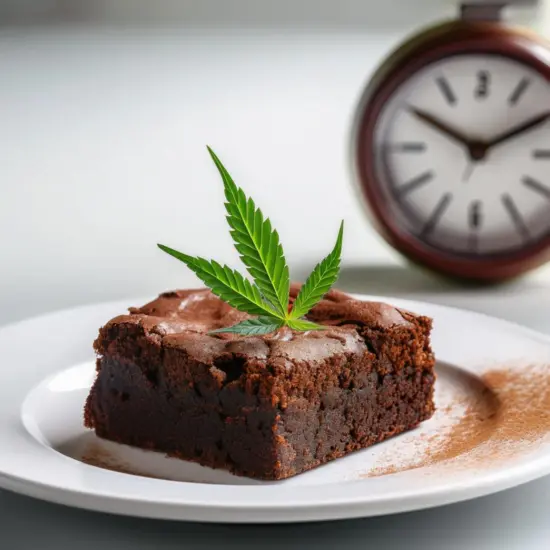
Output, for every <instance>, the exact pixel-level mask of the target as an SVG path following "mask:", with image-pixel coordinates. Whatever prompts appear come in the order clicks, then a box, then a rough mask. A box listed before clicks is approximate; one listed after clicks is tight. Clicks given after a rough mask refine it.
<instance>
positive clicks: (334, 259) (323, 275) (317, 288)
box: [291, 222, 344, 319]
mask: <svg viewBox="0 0 550 550" xmlns="http://www.w3.org/2000/svg"><path fill="white" fill-rule="evenodd" d="M343 237H344V222H342V223H341V224H340V231H338V238H337V239H336V244H335V245H334V248H333V249H332V252H331V253H330V254H329V255H328V256H327V257H326V258H325V259H324V260H323V261H322V262H321V263H318V264H317V265H316V266H315V269H314V270H313V271H312V272H311V275H310V276H309V277H308V278H307V280H306V282H305V283H304V284H303V286H302V288H301V289H300V292H299V293H298V296H297V297H296V300H295V302H294V307H293V308H292V313H291V319H298V318H299V317H303V316H304V315H305V314H306V313H307V312H308V311H309V310H310V309H311V308H312V307H313V306H314V305H315V304H316V303H317V302H319V300H321V298H322V297H323V296H324V295H325V294H326V293H327V292H328V291H329V290H330V287H331V286H332V285H333V284H334V283H335V282H336V279H338V274H339V272H340V255H341V254H342V239H343Z"/></svg>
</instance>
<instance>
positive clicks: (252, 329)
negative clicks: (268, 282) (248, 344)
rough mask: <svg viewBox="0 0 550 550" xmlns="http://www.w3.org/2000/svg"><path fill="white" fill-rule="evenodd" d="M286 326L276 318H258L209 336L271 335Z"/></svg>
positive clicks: (222, 329)
mask: <svg viewBox="0 0 550 550" xmlns="http://www.w3.org/2000/svg"><path fill="white" fill-rule="evenodd" d="M283 325H284V321H282V320H281V319H277V318H275V317H266V316H264V317H258V318H256V319H247V320H246V321H242V322H241V323H238V324H236V325H233V326H232V327H227V328H220V329H218V330H212V331H211V332H210V333H209V334H222V333H233V334H241V335H243V336H254V335H260V334H269V333H270V332H275V331H276V330H279V329H280V328H281V327H282V326H283Z"/></svg>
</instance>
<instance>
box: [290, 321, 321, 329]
mask: <svg viewBox="0 0 550 550" xmlns="http://www.w3.org/2000/svg"><path fill="white" fill-rule="evenodd" d="M286 324H287V325H288V326H289V327H290V328H291V329H292V330H299V331H306V330H326V328H327V327H324V326H323V325H318V324H317V323H312V322H311V321H306V320H305V319H288V320H287V322H286Z"/></svg>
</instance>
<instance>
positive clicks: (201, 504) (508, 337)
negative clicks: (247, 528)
mask: <svg viewBox="0 0 550 550" xmlns="http://www.w3.org/2000/svg"><path fill="white" fill-rule="evenodd" d="M365 298H367V297H365ZM383 300H384V301H388V302H390V303H393V304H395V305H398V306H401V307H404V308H406V309H410V310H413V311H416V312H418V313H423V314H426V315H429V316H431V317H433V318H434V319H435V329H434V332H433V347H434V350H435V352H436V355H437V357H438V361H439V363H438V382H437V395H436V398H437V404H438V407H439V409H438V412H437V414H436V415H435V417H434V418H433V419H431V420H429V421H428V422H426V423H424V424H423V425H422V427H421V428H419V429H417V430H415V431H414V432H409V433H408V434H404V435H402V436H398V437H396V438H394V439H392V440H390V441H388V442H385V443H382V444H380V445H377V446H375V447H372V448H370V449H366V450H364V451H360V452H358V453H355V454H353V455H352V456H349V457H346V458H343V459H339V460H337V461H334V462H332V463H330V464H328V465H326V466H323V467H321V468H318V469H316V470H313V471H311V472H308V473H306V474H302V475H300V476H297V477H295V478H293V479H289V480H285V481H281V482H272V483H267V482H266V483H263V482H257V481H253V480H249V479H246V478H238V477H234V476H232V475H230V474H228V473H226V472H222V471H214V470H210V469H208V468H203V467H200V466H198V465H196V464H190V463H186V462H183V461H179V460H176V459H171V458H166V457H164V456H163V455H161V454H158V453H153V452H148V451H142V450H138V449H133V448H130V447H126V446H123V445H117V444H113V443H109V442H104V441H101V440H99V439H98V438H96V437H95V435H93V434H92V433H90V432H89V431H87V430H85V429H84V428H83V427H82V408H83V404H84V399H85V397H86V395H87V392H88V389H89V387H90V384H91V382H92V379H93V376H94V356H93V352H92V350H91V342H92V341H93V339H94V338H95V335H96V333H97V329H98V327H99V326H100V325H102V324H104V322H105V321H106V320H108V319H109V318H111V317H112V316H114V315H116V314H119V313H120V312H122V311H124V310H125V309H126V307H127V306H128V305H129V304H128V302H124V303H120V302H119V303H108V304H101V305H95V306H87V307H81V308H77V309H72V310H68V311H61V312H58V313H54V314H51V315H46V316H42V317H38V318H35V319H31V320H28V321H24V322H21V323H18V324H15V325H11V326H8V327H5V328H3V329H1V330H0V357H1V367H0V485H1V486H2V487H5V488H8V489H11V490H14V491H17V492H20V493H23V494H26V495H31V496H34V497H38V498H42V499H46V500H50V501H54V502H59V503H64V504H67V505H70V506H77V507H82V508H89V509H94V510H101V511H106V512H112V513H119V514H128V515H136V516H147V517H154V518H166V519H177V520H197V521H219V522H294V521H312V520H325V519H337V518H352V517H365V516H373V515H380V514H389V513H395V512H403V511H407V510H415V509H420V508H427V507H431V506H437V505H441V504H446V503H451V502H457V501H460V500H465V499H469V498H474V497H478V496H481V495H486V494H489V493H493V492H496V491H499V490H502V489H506V488H508V487H512V486H515V485H518V484H520V483H524V482H526V481H529V480H532V479H535V478H537V477H540V476H542V475H545V474H547V473H550V440H549V438H548V437H547V436H546V435H545V434H543V433H539V435H538V436H537V437H530V438H529V437H528V438H527V439H526V440H525V441H521V443H522V444H521V445H517V452H516V451H514V452H512V453H508V455H507V456H506V457H504V458H503V457H502V456H498V457H497V458H498V459H494V460H489V459H488V458H487V457H489V455H491V456H493V455H494V456H493V458H495V456H497V455H498V454H499V453H498V452H496V453H495V451H494V449H493V448H492V447H491V448H490V447H489V446H487V448H486V449H483V448H479V449H476V448H475V445H474V446H473V448H470V449H469V448H467V446H466V448H465V449H464V451H463V452H462V451H460V450H459V451H457V453H455V454H458V456H457V457H456V458H454V459H453V458H451V459H449V460H446V459H445V460H439V462H437V463H434V464H429V460H426V457H429V456H431V455H433V454H434V453H433V450H432V451H430V449H429V446H430V445H432V443H433V441H434V440H435V441H436V442H438V443H437V444H438V445H440V446H441V445H443V444H444V440H445V437H446V436H445V433H446V434H447V435H448V434H449V433H450V434H452V433H453V432H452V430H453V427H455V428H456V425H457V423H460V421H461V420H463V418H464V415H465V414H467V411H466V410H467V409H468V407H469V405H468V402H469V400H470V401H471V399H472V397H473V398H474V400H475V399H478V400H479V399H481V400H483V399H486V398H487V396H488V395H489V396H491V391H490V390H489V389H488V388H487V387H486V382H484V379H483V375H484V373H486V371H488V370H491V369H495V368H496V366H498V365H507V367H506V368H509V369H511V370H512V372H514V371H516V372H520V371H521V369H524V368H525V366H526V365H543V364H548V363H550V339H549V338H547V337H545V336H542V335H540V334H538V333H536V332H533V331H530V330H528V329H524V328H522V327H519V326H516V325H514V324H511V323H507V322H504V321H500V320H497V319H493V318H490V317H486V316H483V315H479V314H475V313H470V312H466V311H460V310H456V309H451V308H446V307H442V306H436V305H431V304H426V303H419V302H409V301H406V300H400V299H392V298H383ZM144 302H145V300H143V301H135V302H134V303H135V304H139V303H144ZM474 394H475V395H474ZM476 396H477V397H476ZM492 398H494V396H493V397H491V399H492ZM497 401H498V399H497ZM499 406H500V405H499ZM470 412H471V411H470ZM497 412H498V411H497ZM516 413H517V411H516ZM516 413H514V412H513V411H512V414H516ZM497 416H498V414H497ZM463 435H464V434H463ZM473 435H474V436H475V434H473ZM516 435H517V434H516ZM438 438H439V439H438ZM474 439H475V437H474ZM497 439H498V437H497ZM520 440H522V438H521V437H519V438H517V441H516V443H517V442H520ZM442 441H443V443H441V442H442ZM505 443H506V446H507V448H508V447H509V446H510V445H509V442H505ZM493 444H496V445H497V446H498V441H493ZM443 446H444V445H443ZM512 447H513V445H512ZM520 447H521V448H520ZM440 451H441V449H440ZM476 452H478V455H480V456H484V457H485V458H486V459H487V460H482V461H480V462H479V464H477V463H476V462H475V460H474V461H472V459H471V457H472V456H475V454H476ZM430 453H431V454H430ZM444 454H445V452H443V453H441V452H440V455H444ZM504 454H506V453H504ZM468 457H470V458H468ZM440 458H441V457H440ZM461 464H462V466H460V465H461ZM411 465H416V466H420V467H417V468H413V469H411ZM371 476H374V477H371ZM159 478H160V479H159Z"/></svg>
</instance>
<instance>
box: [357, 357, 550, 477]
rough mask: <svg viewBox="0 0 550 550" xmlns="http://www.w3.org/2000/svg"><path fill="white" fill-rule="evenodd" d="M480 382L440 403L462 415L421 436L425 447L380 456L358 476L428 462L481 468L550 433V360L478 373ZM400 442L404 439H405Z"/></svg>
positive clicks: (517, 453) (518, 452) (511, 456)
mask: <svg viewBox="0 0 550 550" xmlns="http://www.w3.org/2000/svg"><path fill="white" fill-rule="evenodd" d="M481 383H482V384H483V387H482V389H481V391H479V390H480V389H479V388H478V389H477V391H475V388H472V391H470V392H469V393H467V394H466V395H465V396H463V397H461V398H460V401H461V402H460V403H456V402H455V403H452V404H450V405H447V407H446V408H445V409H443V410H442V411H440V412H442V413H443V414H446V413H449V412H450V411H451V410H453V409H456V407H457V406H460V407H462V409H463V411H464V412H463V414H462V415H461V418H460V419H459V420H458V422H456V423H455V424H454V425H452V426H451V427H450V428H449V429H447V430H442V431H441V432H440V433H439V432H438V433H435V434H431V435H429V436H424V437H422V436H421V439H420V440H417V441H416V443H417V445H420V446H422V447H423V449H422V451H421V452H420V453H418V454H417V455H416V456H414V457H413V456H410V454H409V457H408V458H407V459H406V460H399V459H397V460H393V461H392V458H391V457H390V456H386V457H383V458H382V460H381V461H379V462H381V464H379V465H378V466H375V467H374V468H372V469H371V470H370V471H368V472H366V473H363V474H362V475H361V476H360V477H363V478H364V477H378V476H382V475H389V474H393V473H398V472H403V471H407V470H412V469H416V468H424V467H427V466H436V465H441V466H443V465H444V466H446V467H452V468H453V469H454V468H457V469H463V468H467V469H469V468H483V467H484V466H485V467H486V466H493V465H495V464H498V463H500V462H504V461H507V460H513V459H514V458H516V457H520V456H521V454H522V453H523V452H525V451H527V450H529V449H532V448H533V446H534V445H537V444H538V443H540V442H541V441H542V439H543V437H544V436H546V435H547V434H549V433H550V365H538V366H526V367H524V368H521V369H520V368H517V367H515V368H506V367H505V368H499V369H494V370H490V371H488V372H487V373H486V374H485V375H484V376H482V378H481ZM410 443H411V442H410V441H409V442H404V444H409V445H410ZM393 452H394V453H395V449H393Z"/></svg>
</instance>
